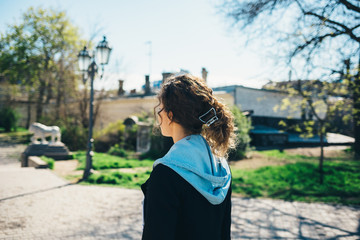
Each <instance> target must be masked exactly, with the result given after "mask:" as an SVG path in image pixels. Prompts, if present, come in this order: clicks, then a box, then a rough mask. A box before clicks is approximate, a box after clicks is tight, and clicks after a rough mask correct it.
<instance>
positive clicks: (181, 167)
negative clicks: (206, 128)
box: [153, 135, 231, 205]
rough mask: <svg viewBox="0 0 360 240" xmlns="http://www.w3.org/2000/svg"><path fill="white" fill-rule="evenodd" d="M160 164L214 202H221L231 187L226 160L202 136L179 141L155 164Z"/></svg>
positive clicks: (193, 136) (188, 137)
mask: <svg viewBox="0 0 360 240" xmlns="http://www.w3.org/2000/svg"><path fill="white" fill-rule="evenodd" d="M158 164H163V165H165V166H168V167H170V168H171V169H173V170H174V171H175V172H177V173H178V174H179V175H180V176H181V177H182V178H184V179H185V180H186V181H187V182H189V183H190V184H191V185H192V186H193V187H194V188H195V189H196V190H197V191H198V192H199V193H200V194H202V195H203V196H204V197H205V198H206V199H207V200H208V201H209V202H210V203H211V204H213V205H217V204H220V203H222V202H223V201H224V199H225V197H226V195H227V192H228V190H229V188H230V183H231V173H230V168H229V165H228V164H227V161H226V159H224V158H217V157H215V156H214V155H213V154H212V153H211V150H210V147H209V145H208V144H207V142H206V140H205V139H204V138H203V137H202V136H201V135H190V136H187V137H185V138H183V139H181V140H180V141H178V142H176V143H175V144H174V145H173V146H172V147H171V148H170V150H169V152H168V153H167V154H166V155H165V156H164V157H162V158H159V159H158V160H156V161H155V162H154V165H153V167H154V168H155V167H156V165H158Z"/></svg>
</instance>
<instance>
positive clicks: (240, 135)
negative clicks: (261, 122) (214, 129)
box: [228, 106, 251, 160]
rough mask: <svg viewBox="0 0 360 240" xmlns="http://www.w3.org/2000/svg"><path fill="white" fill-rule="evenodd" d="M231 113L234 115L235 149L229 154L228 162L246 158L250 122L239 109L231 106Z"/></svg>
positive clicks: (248, 147) (248, 148)
mask: <svg viewBox="0 0 360 240" xmlns="http://www.w3.org/2000/svg"><path fill="white" fill-rule="evenodd" d="M231 112H232V113H233V115H234V123H235V127H236V148H235V149H234V150H231V151H230V152H229V157H228V159H229V160H240V159H243V158H245V157H246V154H247V153H248V152H249V151H250V141H251V139H250V136H249V133H250V129H251V121H250V119H249V118H247V117H246V116H245V115H244V114H243V113H242V112H241V110H240V108H239V107H237V106H233V107H232V108H231Z"/></svg>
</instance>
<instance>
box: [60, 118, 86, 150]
mask: <svg viewBox="0 0 360 240" xmlns="http://www.w3.org/2000/svg"><path fill="white" fill-rule="evenodd" d="M87 140H88V131H87V129H84V128H83V127H81V126H78V125H71V124H67V125H66V126H63V127H61V141H62V142H63V143H65V145H66V146H68V147H69V149H70V150H71V151H76V150H84V149H86V147H87Z"/></svg>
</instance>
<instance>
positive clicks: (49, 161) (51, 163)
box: [40, 156, 55, 169]
mask: <svg viewBox="0 0 360 240" xmlns="http://www.w3.org/2000/svg"><path fill="white" fill-rule="evenodd" d="M40 158H41V160H43V161H44V162H46V163H47V164H48V166H49V168H50V169H54V164H55V160H54V159H52V158H48V157H45V156H41V157H40Z"/></svg>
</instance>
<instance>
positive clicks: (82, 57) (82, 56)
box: [78, 47, 91, 71]
mask: <svg viewBox="0 0 360 240" xmlns="http://www.w3.org/2000/svg"><path fill="white" fill-rule="evenodd" d="M78 60H79V69H80V71H87V70H88V68H89V65H90V63H91V57H90V55H89V52H88V51H87V49H86V47H84V49H83V50H81V51H80V52H79V55H78Z"/></svg>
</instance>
